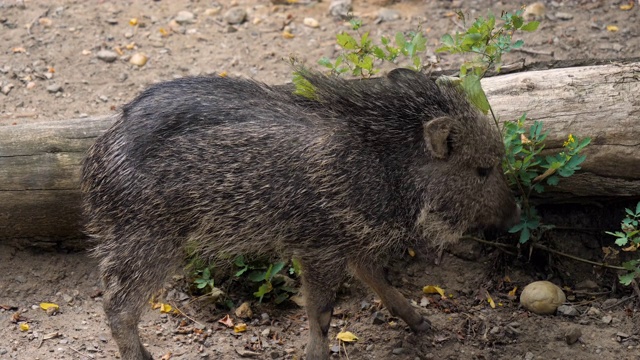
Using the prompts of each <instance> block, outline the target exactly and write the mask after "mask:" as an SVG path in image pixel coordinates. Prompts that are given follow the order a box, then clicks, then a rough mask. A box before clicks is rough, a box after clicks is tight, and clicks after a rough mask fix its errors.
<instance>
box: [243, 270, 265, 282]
mask: <svg viewBox="0 0 640 360" xmlns="http://www.w3.org/2000/svg"><path fill="white" fill-rule="evenodd" d="M266 275H267V273H266V272H263V271H253V272H250V273H249V275H247V278H248V279H249V280H251V281H253V282H260V281H264V280H265V279H266Z"/></svg>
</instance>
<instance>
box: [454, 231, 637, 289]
mask: <svg viewBox="0 0 640 360" xmlns="http://www.w3.org/2000/svg"><path fill="white" fill-rule="evenodd" d="M462 238H463V239H471V240H475V241H477V242H480V243H483V244H487V245H491V246H494V247H497V248H501V250H503V251H504V249H502V248H504V247H508V248H513V247H514V246H512V245H507V244H500V243H496V242H492V241H487V240H483V239H479V238H477V237H475V236H463V237H462ZM531 246H532V247H534V248H536V249H540V250H544V251H547V252H550V253H552V254H556V255H560V256H564V257H566V258H569V259H572V260H576V261H580V262H583V263H587V264H591V265H597V266H600V267H604V268H607V269H613V270H626V269H625V268H623V267H621V266H615V265H608V264H606V263H599V262H596V261H591V260H587V259H583V258H581V257H577V256H574V255H570V254H565V253H563V252H561V251H557V250H553V249H550V248H548V247H546V246H544V245H540V244H532V245H531ZM636 286H637V284H636ZM638 291H639V294H640V290H638ZM638 297H640V295H639V296H638Z"/></svg>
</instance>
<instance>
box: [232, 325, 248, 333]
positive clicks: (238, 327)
mask: <svg viewBox="0 0 640 360" xmlns="http://www.w3.org/2000/svg"><path fill="white" fill-rule="evenodd" d="M245 331H247V324H245V323H241V324H238V325H236V326H234V327H233V332H234V333H241V332H245Z"/></svg>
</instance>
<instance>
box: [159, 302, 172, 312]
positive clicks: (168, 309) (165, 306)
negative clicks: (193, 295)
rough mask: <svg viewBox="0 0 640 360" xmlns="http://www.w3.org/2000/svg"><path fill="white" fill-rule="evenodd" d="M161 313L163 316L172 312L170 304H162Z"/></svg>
mask: <svg viewBox="0 0 640 360" xmlns="http://www.w3.org/2000/svg"><path fill="white" fill-rule="evenodd" d="M160 312H161V313H163V314H167V313H170V312H171V305H169V304H160Z"/></svg>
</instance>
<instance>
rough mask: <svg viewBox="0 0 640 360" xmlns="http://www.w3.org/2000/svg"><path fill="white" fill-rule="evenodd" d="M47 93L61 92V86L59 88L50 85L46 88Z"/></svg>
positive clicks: (55, 85) (56, 85)
mask: <svg viewBox="0 0 640 360" xmlns="http://www.w3.org/2000/svg"><path fill="white" fill-rule="evenodd" d="M47 91H48V92H50V93H52V94H55V93H57V92H60V91H62V86H60V85H58V84H51V85H49V86H47Z"/></svg>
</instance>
